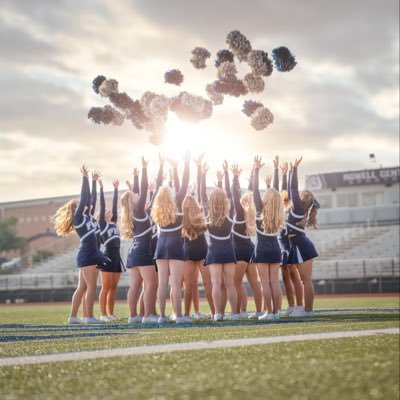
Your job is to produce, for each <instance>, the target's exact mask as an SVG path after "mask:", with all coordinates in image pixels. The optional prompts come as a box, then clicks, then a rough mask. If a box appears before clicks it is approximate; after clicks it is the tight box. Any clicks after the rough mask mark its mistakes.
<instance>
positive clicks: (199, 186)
mask: <svg viewBox="0 0 400 400" xmlns="http://www.w3.org/2000/svg"><path fill="white" fill-rule="evenodd" d="M203 156H204V153H203V154H200V155H199V157H197V158H196V159H195V160H194V162H195V163H196V168H197V182H196V183H197V201H198V202H199V203H201V194H200V192H201V161H202V159H203Z"/></svg>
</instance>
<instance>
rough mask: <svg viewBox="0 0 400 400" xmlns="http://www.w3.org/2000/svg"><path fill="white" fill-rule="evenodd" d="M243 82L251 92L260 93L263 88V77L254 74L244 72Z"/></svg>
mask: <svg viewBox="0 0 400 400" xmlns="http://www.w3.org/2000/svg"><path fill="white" fill-rule="evenodd" d="M243 83H244V85H245V86H246V88H247V90H248V91H249V92H251V93H260V92H262V91H263V90H264V88H265V83H264V81H263V79H262V78H261V77H260V76H257V75H254V74H246V75H245V76H244V78H243Z"/></svg>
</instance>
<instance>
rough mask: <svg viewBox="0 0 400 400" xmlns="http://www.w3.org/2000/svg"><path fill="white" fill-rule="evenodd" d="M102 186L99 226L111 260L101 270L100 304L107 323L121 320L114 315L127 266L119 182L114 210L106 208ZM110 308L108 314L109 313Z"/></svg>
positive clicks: (114, 183) (106, 251)
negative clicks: (120, 225) (122, 249)
mask: <svg viewBox="0 0 400 400" xmlns="http://www.w3.org/2000/svg"><path fill="white" fill-rule="evenodd" d="M99 185H100V214H99V221H98V222H99V225H100V229H101V231H100V235H101V241H102V243H103V245H104V247H105V250H104V254H105V255H106V256H107V257H108V258H109V259H110V260H111V263H110V264H108V265H107V266H104V267H101V268H99V269H100V271H101V291H100V295H99V304H100V311H101V317H100V319H101V320H102V321H105V322H109V321H117V320H118V319H119V318H118V317H117V316H116V315H115V314H114V304H115V293H116V290H117V286H118V282H119V279H120V277H121V272H125V266H124V264H123V262H122V260H121V255H120V247H121V238H120V233H119V229H118V226H117V221H118V186H119V181H118V180H114V181H113V187H114V195H113V201H112V210H110V209H108V208H106V202H105V199H104V190H103V182H102V181H101V180H100V179H99ZM107 306H108V313H107Z"/></svg>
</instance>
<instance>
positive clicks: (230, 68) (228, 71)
mask: <svg viewBox="0 0 400 400" xmlns="http://www.w3.org/2000/svg"><path fill="white" fill-rule="evenodd" d="M217 74H218V78H219V79H231V78H235V76H236V74H237V69H236V65H235V63H234V62H229V61H225V62H223V63H222V64H221V65H220V66H219V67H218V72H217Z"/></svg>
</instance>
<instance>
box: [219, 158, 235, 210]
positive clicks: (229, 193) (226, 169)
mask: <svg viewBox="0 0 400 400" xmlns="http://www.w3.org/2000/svg"><path fill="white" fill-rule="evenodd" d="M222 168H223V170H224V181H225V193H226V197H227V198H228V199H229V201H230V203H231V209H230V212H229V215H230V216H231V218H232V217H233V214H234V213H235V206H234V204H233V198H232V191H231V183H230V181H229V167H228V162H227V161H226V160H224V162H223V163H222Z"/></svg>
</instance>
